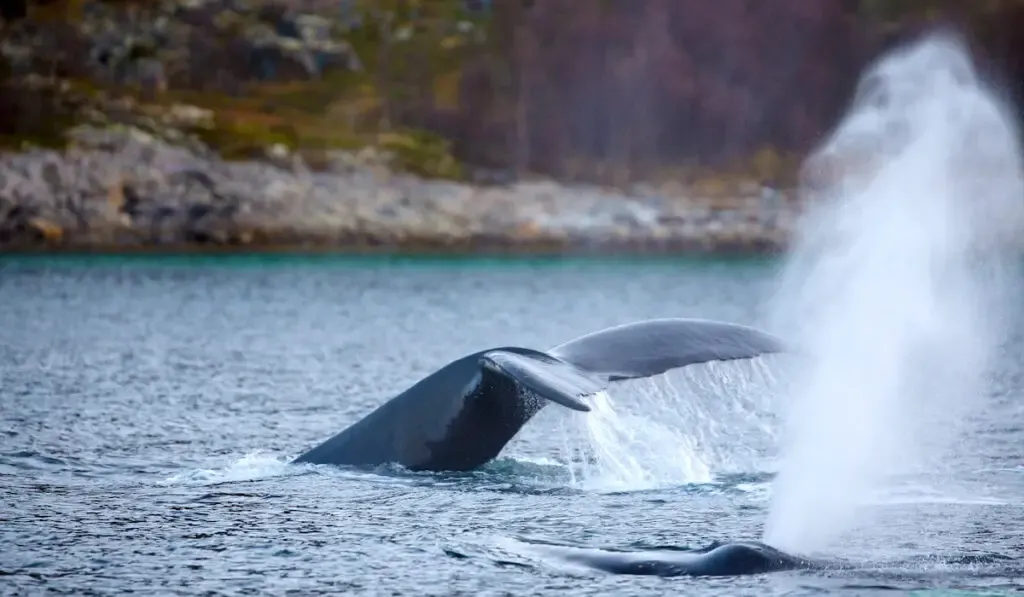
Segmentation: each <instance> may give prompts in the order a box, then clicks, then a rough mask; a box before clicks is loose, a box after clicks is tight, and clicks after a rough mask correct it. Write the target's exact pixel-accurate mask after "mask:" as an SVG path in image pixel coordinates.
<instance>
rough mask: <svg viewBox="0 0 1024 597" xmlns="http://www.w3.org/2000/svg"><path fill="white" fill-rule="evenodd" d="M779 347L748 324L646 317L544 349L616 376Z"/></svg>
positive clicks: (596, 371) (646, 374) (778, 349)
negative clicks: (645, 318)
mask: <svg viewBox="0 0 1024 597" xmlns="http://www.w3.org/2000/svg"><path fill="white" fill-rule="evenodd" d="M784 349H785V347H784V346H783V343H782V341H781V340H779V339H778V338H775V337H774V336H772V335H770V334H767V333H765V332H762V331H760V330H757V329H754V328H751V327H747V326H742V325H737V324H733V323H726V322H721V321H711V320H705V319H650V320H646V321H639V322H635V323H628V324H625V325H620V326H615V327H611V328H607V329H604V330H600V331H597V332H593V333H591V334H587V335H585V336H581V337H579V338H576V339H574V340H570V341H569V342H566V343H564V344H560V345H559V346H556V347H555V348H553V349H551V350H549V351H548V354H550V355H552V356H554V357H556V358H559V359H561V360H563V361H567V362H569V363H572V364H573V365H575V366H577V367H579V368H581V369H584V370H586V371H589V372H591V373H594V374H597V375H600V376H603V377H604V378H605V379H607V380H608V381H617V380H624V379H634V378H640V377H651V376H654V375H658V374H661V373H665V372H666V371H669V370H670V369H677V368H680V367H686V366H687V365H696V364H700V363H707V362H709V361H730V360H735V359H749V358H753V357H757V356H760V355H763V354H768V353H775V352H782V351H783V350H784Z"/></svg>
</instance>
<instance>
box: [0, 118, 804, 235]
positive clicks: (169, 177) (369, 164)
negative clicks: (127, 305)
mask: <svg viewBox="0 0 1024 597" xmlns="http://www.w3.org/2000/svg"><path fill="white" fill-rule="evenodd" d="M72 138H73V140H74V142H73V143H72V144H71V145H69V147H68V148H67V149H64V150H60V151H57V150H44V149H34V150H30V151H26V152H17V153H7V154H5V155H4V156H3V159H2V162H0V250H2V251H8V252H10V251H88V252H138V251H161V252H181V251H188V252H194V251H210V252H217V251H241V252H260V251H313V252H321V251H328V252H379V251H394V252H429V253H434V252H442V253H444V252H450V253H480V252H485V253H577V252H583V253H602V252H648V253H680V252H681V253H765V252H773V251H777V250H779V249H781V248H783V247H784V246H785V243H786V241H787V238H788V236H789V232H790V229H791V226H792V223H793V220H794V219H795V216H796V209H795V206H794V202H793V201H791V200H790V198H789V197H788V194H787V193H784V192H781V191H778V190H775V189H770V188H766V187H762V186H760V185H757V184H748V185H745V186H744V185H738V186H736V187H735V188H732V189H727V188H725V186H724V185H723V186H722V188H716V189H686V188H684V187H682V186H675V187H670V186H661V187H659V188H655V187H653V186H644V185H636V186H635V187H634V188H633V189H631V190H630V192H628V193H627V192H622V191H616V190H611V189H605V188H599V187H591V186H566V185H561V184H558V183H555V182H550V181H526V182H517V183H513V184H507V185H487V186H482V185H471V184H466V183H458V182H451V181H444V180H434V179H423V178H418V177H415V176H412V175H408V174H396V173H393V172H391V171H389V169H388V168H386V167H384V166H381V165H380V164H379V163H375V162H374V160H373V159H372V156H367V155H364V154H360V153H355V154H352V153H345V152H338V153H337V154H336V155H334V156H332V160H331V161H330V163H328V164H327V165H326V167H320V168H317V169H316V171H312V170H310V169H309V168H308V167H306V165H305V164H304V163H303V161H302V159H301V158H300V157H299V156H297V155H291V154H288V153H287V152H286V151H283V150H282V152H281V154H280V155H278V156H277V158H276V159H273V158H272V159H269V160H253V161H226V160H222V159H220V158H219V157H217V156H216V155H215V154H213V153H212V152H209V151H204V150H203V148H202V147H195V146H192V147H189V146H187V145H180V144H170V143H168V142H166V141H165V140H162V139H160V138H157V137H154V136H152V135H150V134H148V133H146V132H144V131H142V130H140V129H135V128H131V127H121V128H110V127H107V128H94V127H81V128H79V129H77V130H76V131H74V133H73V135H72Z"/></svg>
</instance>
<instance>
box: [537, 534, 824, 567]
mask: <svg viewBox="0 0 1024 597" xmlns="http://www.w3.org/2000/svg"><path fill="white" fill-rule="evenodd" d="M541 551H542V552H546V553H547V555H549V556H551V557H553V558H555V559H558V560H561V561H563V562H567V563H571V564H575V565H581V566H585V567H587V568H592V569H595V570H601V571H603V572H608V573H610V574H632V575H643V576H739V575H745V574H764V573H767V572H782V571H786V570H805V569H812V568H823V567H824V566H825V564H824V563H823V562H817V561H814V560H809V559H806V558H802V557H798V556H792V555H789V554H787V553H784V552H782V551H779V550H778V549H775V548H774V547H771V546H769V545H765V544H764V543H761V542H759V541H741V542H730V543H713V544H711V545H709V546H708V547H705V548H703V549H697V550H693V551H682V550H651V551H606V550H601V549H586V548H578V547H557V546H544V547H543V548H542V549H541Z"/></svg>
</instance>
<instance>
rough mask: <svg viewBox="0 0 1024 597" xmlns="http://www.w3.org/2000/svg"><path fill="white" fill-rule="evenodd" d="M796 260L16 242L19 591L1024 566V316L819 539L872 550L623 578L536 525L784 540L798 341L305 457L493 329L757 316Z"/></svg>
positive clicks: (1013, 576)
mask: <svg viewBox="0 0 1024 597" xmlns="http://www.w3.org/2000/svg"><path fill="white" fill-rule="evenodd" d="M773 275H774V272H773V266H772V265H771V264H765V263H731V264H729V263H677V262H642V261H638V262H629V261H622V262H616V263H602V262H596V261H595V262H586V261H565V262H516V263H501V262H488V261H455V262H440V261H428V262H417V261H406V262H402V261H383V260H366V261H359V260H356V261H352V260H339V259H276V260H267V259H222V260H203V261H194V260H152V259H135V260H125V259H120V260H114V259H92V260H82V259H68V260H48V261H41V260H36V259H7V260H5V261H2V262H0V298H2V308H0V405H2V409H0V478H2V484H0V506H2V511H0V592H2V593H5V594H26V595H30V594H42V593H46V592H48V591H49V592H63V593H74V594H103V595H108V594H118V593H124V592H129V591H134V592H141V593H144V594H264V593H265V594H288V593H293V594H326V593H331V594H344V593H354V594H362V593H374V594H376V593H379V594H396V595H397V594H402V595H442V594H443V595H452V594H522V595H527V594H528V595H554V594H574V595H575V594H621V595H632V594H636V595H639V594H665V593H667V592H676V593H682V594H691V595H693V594H727V595H738V594H757V595H763V594H780V593H787V594H793V593H806V592H816V591H821V590H825V591H830V592H831V591H834V592H846V593H850V594H863V593H864V592H870V591H875V590H883V588H884V587H890V588H900V589H928V588H950V587H952V588H975V589H984V590H991V591H1005V590H1006V589H1010V588H1012V587H1014V586H1015V585H1016V584H1019V583H1020V582H1021V580H1022V576H1024V573H1022V569H1024V567H1022V565H1021V564H1020V562H1019V558H1020V556H1021V553H1022V541H1021V539H1020V537H1021V532H1022V530H1024V497H1022V496H1024V467H1022V463H1021V456H1020V446H1021V445H1022V444H1021V442H1022V440H1024V431H1022V429H1021V425H1022V421H1024V415H1022V413H1021V407H1020V404H1021V402H1020V400H1021V398H1020V394H1021V391H1022V384H1024V380H1022V374H1024V367H1022V364H1021V360H1020V357H1019V353H1020V350H1021V348H1022V344H1021V343H1020V340H1015V341H1014V343H1012V345H1010V346H1009V347H1007V350H1006V351H1005V353H1004V355H1003V358H1002V359H1001V361H1000V365H999V368H998V371H996V372H995V379H994V380H993V381H992V384H991V389H990V390H989V393H988V395H987V396H985V397H984V400H983V404H984V407H983V408H982V409H980V410H979V411H977V414H976V415H974V416H976V418H977V421H976V424H975V425H973V427H972V429H973V431H972V433H970V434H969V435H967V436H965V437H963V438H961V439H960V440H959V441H958V443H957V444H956V447H955V450H953V452H952V453H951V454H950V455H949V456H947V457H944V458H942V459H940V460H938V461H936V462H935V463H934V464H933V465H931V466H930V467H929V468H928V469H926V470H922V471H919V472H918V473H916V474H913V475H908V476H905V477H904V478H901V479H899V480H898V481H896V482H894V483H892V484H891V485H890V486H889V487H888V489H887V490H886V491H884V492H881V493H879V494H878V495H877V496H876V499H874V500H873V501H872V506H871V508H870V510H869V514H870V516H868V517H867V518H864V519H863V520H862V521H861V525H860V527H859V528H858V529H857V530H856V531H854V532H852V533H850V534H848V536H846V537H845V538H843V539H842V540H841V541H839V542H837V544H835V545H833V546H832V547H830V548H829V549H828V550H827V551H826V552H825V553H824V554H821V555H825V556H827V557H830V558H836V559H841V560H843V561H845V562H851V563H853V564H854V569H853V570H843V571H831V572H830V571H814V572H792V573H788V572H787V573H776V574H769V575H761V576H749V577H733V578H720V579H688V578H677V579H659V578H648V577H627V576H612V575H608V574H604V573H598V572H591V571H585V570H580V569H571V568H566V567H565V566H562V565H559V564H558V563H557V562H554V561H549V560H547V559H545V557H544V556H543V555H542V552H539V551H537V550H535V549H534V548H533V547H534V546H535V545H536V544H538V543H542V542H558V543H565V544H572V545H581V546H588V547H601V548H630V547H651V546H675V547H699V546H703V545H706V544H707V543H709V542H711V541H713V540H725V541H728V540H738V539H757V538H760V537H761V533H762V530H763V525H764V522H765V518H766V512H767V508H768V506H769V500H770V497H771V480H772V474H773V472H774V471H775V470H776V461H775V452H776V448H777V444H778V432H779V430H778V425H777V423H776V419H775V417H774V413H773V410H774V409H775V407H776V405H777V402H778V400H780V399H783V400H784V399H785V383H784V382H783V381H780V379H784V377H785V370H786V367H787V366H791V364H787V363H786V362H781V361H779V362H773V361H769V360H758V361H757V362H753V363H742V364H716V365H712V366H707V367H700V368H695V369H696V370H695V371H687V372H675V373H672V374H670V375H668V376H663V378H662V379H656V380H653V381H645V382H637V383H633V382H630V384H626V385H623V386H620V387H617V388H615V389H614V391H613V392H612V393H611V396H610V400H611V402H610V405H606V406H607V408H600V409H597V411H595V412H596V416H597V418H598V419H600V418H601V417H603V420H596V419H595V420H596V422H595V421H591V424H590V425H589V426H586V425H584V422H583V421H582V419H581V418H582V417H586V416H588V415H586V414H582V413H574V412H569V411H568V410H565V409H560V408H557V407H550V408H548V409H546V410H545V411H543V412H542V413H541V415H539V416H538V417H537V419H535V420H534V421H533V422H531V424H530V425H529V426H528V427H527V428H526V429H524V431H523V433H522V434H521V435H520V437H518V438H517V439H516V440H515V441H514V442H513V444H511V445H510V446H509V447H508V449H507V451H506V453H505V455H504V456H505V457H504V458H502V459H500V460H499V461H497V462H495V463H493V464H492V465H489V466H488V467H487V468H486V469H485V470H483V471H480V472H477V473H473V474H464V475H437V474H409V473H403V472H402V471H399V470H384V471H378V472H358V471H350V470H341V469H336V468H332V467H308V466H292V465H288V464H286V463H287V462H288V461H289V460H290V459H291V458H293V457H294V456H296V455H298V454H299V453H300V452H301V451H303V450H305V449H307V448H309V447H311V446H313V445H314V444H316V443H318V442H320V441H322V440H323V439H325V438H326V437H328V436H329V435H332V434H333V433H335V432H336V431H338V430H339V429H341V428H342V427H344V426H345V425H347V424H349V423H351V422H353V421H354V420H356V419H357V418H359V417H360V416H362V415H363V414H365V413H366V412H368V411H369V410H370V409H372V408H373V407H375V406H376V405H377V404H379V403H380V402H382V401H383V400H385V399H387V398H389V397H390V396H392V395H393V394H394V393H396V392H398V391H400V390H402V389H404V388H405V387H407V386H408V385H409V384H410V383H412V382H414V381H415V380H417V379H418V378H419V377H420V376H422V375H425V374H427V373H429V372H430V371H431V370H432V369H433V368H435V367H437V366H440V365H443V364H444V363H446V362H447V361H448V360H450V359H453V358H456V357H458V356H461V355H462V354H464V353H466V352H469V351H473V350H478V349H481V348H484V347H488V346H493V345H508V344H521V345H525V346H531V347H535V348H542V349H543V348H547V347H550V346H552V345H555V344H558V343H560V342H562V341H564V340H567V339H569V338H572V337H574V336H577V335H580V334H583V333H586V332H590V331H593V330H595V329H598V328H601V327H604V326H608V325H614V324H618V323H623V322H627V321H631V320H636V319H642V318H649V317H676V316H684V317H689V316H692V317H708V318H717V319H724V320H730V321H735V322H739V323H747V324H755V325H758V324H760V323H761V322H762V317H763V313H762V311H761V309H762V305H763V304H764V302H765V298H766V297H765V295H766V293H767V292H768V291H769V285H770V283H771V280H772V276H773ZM1014 337H1015V338H1019V337H1020V335H1019V334H1014ZM870 374H871V372H870V371H865V372H864V375H866V376H867V375H870ZM594 414H595V413H591V415H594ZM588 438H589V439H588ZM618 456H621V458H619V457H618ZM890 457H891V458H894V459H898V458H900V455H899V454H892V455H891V456H890Z"/></svg>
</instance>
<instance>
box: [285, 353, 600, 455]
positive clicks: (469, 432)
mask: <svg viewBox="0 0 1024 597" xmlns="http://www.w3.org/2000/svg"><path fill="white" fill-rule="evenodd" d="M545 356H546V355H543V353H539V352H538V351H533V350H529V349H525V348H517V347H502V348H494V349H489V350H485V351H480V352H476V353H473V354H470V355H467V356H464V357H462V358H460V359H458V360H455V361H452V362H451V363H449V364H447V365H445V366H444V367H442V368H440V369H438V370H437V371H435V372H434V373H432V374H430V375H428V376H427V377H425V378H423V379H421V380H420V381H418V382H417V383H416V384H414V385H413V386H412V387H410V388H409V389H407V390H405V391H404V392H402V393H401V394H399V395H397V396H395V397H394V398H392V399H391V400H389V401H388V402H386V403H384V404H383V405H381V406H380V407H378V408H377V409H376V410H374V411H373V412H371V413H370V414H368V415H366V417H364V418H363V419H361V420H360V421H358V422H356V423H355V424H353V425H352V426H350V427H348V428H347V429H345V430H343V431H341V432H340V433H338V434H337V435H335V436H334V437H332V438H330V439H328V440H326V441H325V442H323V443H322V444H320V445H319V446H317V447H315V448H313V449H312V450H310V451H309V452H306V453H305V454H303V455H301V456H300V457H299V458H297V459H296V460H295V462H310V463H316V464H336V465H354V466H375V465H380V464H385V463H389V462H393V463H398V464H401V465H403V466H405V467H406V468H408V469H410V470H448V471H463V470H472V469H474V468H477V467H479V466H481V465H483V464H486V463H487V462H489V461H490V460H492V459H494V458H495V457H496V456H497V455H498V454H499V453H500V452H501V450H502V448H504V447H505V445H506V444H507V443H508V442H509V441H511V439H512V438H513V437H514V436H515V434H516V433H518V432H519V430H520V429H521V428H522V427H523V425H525V424H526V423H527V422H528V421H529V420H530V419H531V418H533V416H534V415H536V414H537V412H539V411H540V410H541V409H542V408H543V407H544V406H545V405H546V404H547V402H548V401H549V400H550V401H555V402H559V403H561V404H563V405H565V406H567V407H568V408H573V409H575V410H588V407H587V406H586V405H583V404H582V403H579V402H578V400H577V399H576V397H575V395H586V394H587V393H590V392H592V391H594V389H593V386H586V387H585V388H583V389H579V387H580V386H579V385H578V384H581V383H584V382H585V380H583V379H581V378H578V377H576V378H574V377H573V376H572V375H571V373H570V372H568V366H567V365H565V364H564V363H561V365H563V366H564V367H563V368H564V369H566V371H562V372H560V373H559V367H558V365H559V362H558V361H557V360H556V359H552V358H550V357H547V358H546V359H545V358H544V357H545ZM484 364H487V365H488V366H483V365H484ZM574 383H575V384H577V385H574ZM574 389H579V391H578V392H576V394H575V395H574V393H573V390H574Z"/></svg>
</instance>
